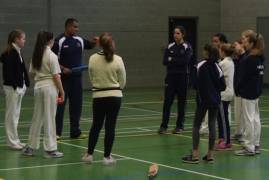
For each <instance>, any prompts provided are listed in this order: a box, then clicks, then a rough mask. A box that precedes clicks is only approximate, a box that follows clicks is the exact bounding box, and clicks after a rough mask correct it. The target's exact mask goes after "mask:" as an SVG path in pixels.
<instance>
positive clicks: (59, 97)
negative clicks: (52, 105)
mask: <svg viewBox="0 0 269 180" xmlns="http://www.w3.org/2000/svg"><path fill="white" fill-rule="evenodd" d="M64 96H65V95H64V91H63V92H59V95H58V97H57V104H63V103H64Z"/></svg>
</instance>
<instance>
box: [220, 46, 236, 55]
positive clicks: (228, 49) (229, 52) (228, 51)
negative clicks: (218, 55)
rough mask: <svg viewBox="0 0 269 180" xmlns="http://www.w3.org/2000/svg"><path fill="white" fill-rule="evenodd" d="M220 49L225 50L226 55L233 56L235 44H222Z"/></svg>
mask: <svg viewBox="0 0 269 180" xmlns="http://www.w3.org/2000/svg"><path fill="white" fill-rule="evenodd" d="M220 50H221V51H223V52H224V54H225V55H226V56H232V55H233V54H234V46H232V45H231V44H229V43H226V44H222V45H221V46H220Z"/></svg>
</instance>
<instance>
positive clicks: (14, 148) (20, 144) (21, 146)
mask: <svg viewBox="0 0 269 180" xmlns="http://www.w3.org/2000/svg"><path fill="white" fill-rule="evenodd" d="M25 145H26V144H24V143H18V144H16V145H11V146H9V147H10V148H11V149H13V150H22V149H23V148H24V147H25Z"/></svg>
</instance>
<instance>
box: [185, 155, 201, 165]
mask: <svg viewBox="0 0 269 180" xmlns="http://www.w3.org/2000/svg"><path fill="white" fill-rule="evenodd" d="M182 162H184V163H189V164H198V163H199V158H198V157H193V156H192V154H191V155H187V156H185V157H183V158H182Z"/></svg>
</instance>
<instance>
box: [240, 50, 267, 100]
mask: <svg viewBox="0 0 269 180" xmlns="http://www.w3.org/2000/svg"><path fill="white" fill-rule="evenodd" d="M264 61H265V59H264V56H257V55H248V56H247V57H246V58H244V59H243V60H242V61H241V62H240V64H239V69H238V82H237V84H236V89H237V90H238V94H239V96H241V97H242V98H245V99H250V100H252V99H257V98H258V97H259V96H260V95H261V94H262V87H263V75H264Z"/></svg>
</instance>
